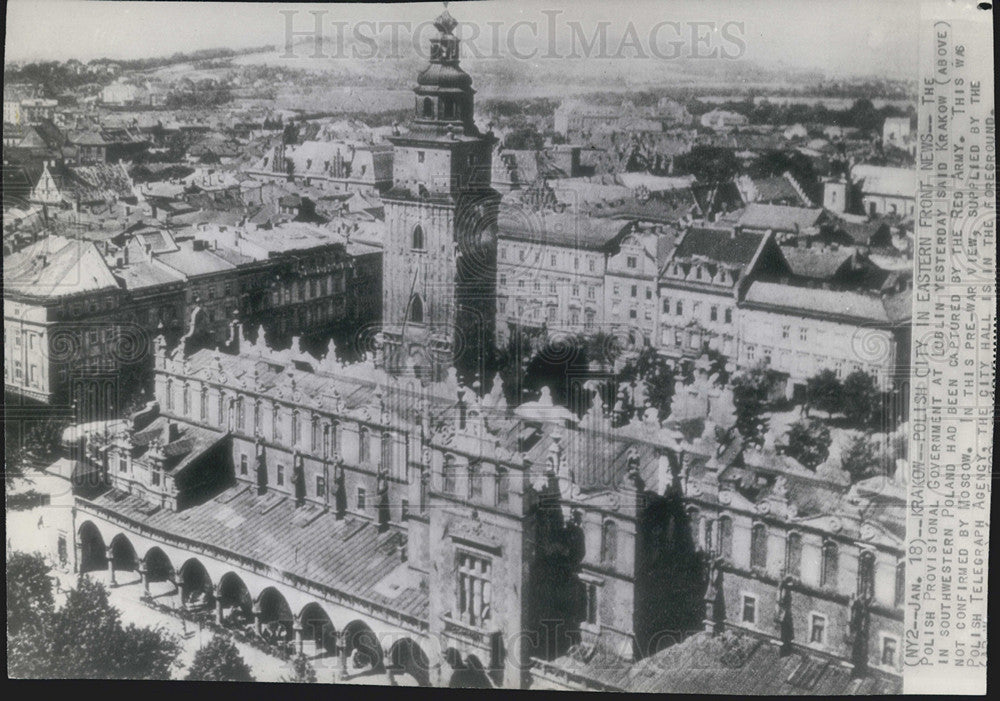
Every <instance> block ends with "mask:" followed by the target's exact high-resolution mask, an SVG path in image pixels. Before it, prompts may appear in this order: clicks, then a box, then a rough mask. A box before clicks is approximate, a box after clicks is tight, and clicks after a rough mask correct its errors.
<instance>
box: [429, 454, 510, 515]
mask: <svg viewBox="0 0 1000 701" xmlns="http://www.w3.org/2000/svg"><path fill="white" fill-rule="evenodd" d="M441 472H442V481H441V491H442V492H444V493H445V494H449V495H451V496H461V497H463V498H465V499H468V500H469V501H480V500H482V498H483V477H484V474H483V465H482V463H476V462H473V463H469V464H468V465H466V466H462V467H459V466H458V465H456V464H455V459H454V457H452V456H451V455H446V456H445V459H444V466H443V467H442V471H441ZM463 473H464V477H465V480H464V481H465V484H464V485H462V486H463V489H461V490H460V489H459V486H460V485H459V482H460V481H461V477H462V476H463ZM491 477H492V479H493V504H494V506H498V507H500V506H505V505H507V503H508V502H509V501H510V478H509V475H508V473H507V470H506V468H504V467H501V466H499V465H497V466H496V469H495V470H494V472H493V473H492V475H491ZM421 501H422V500H421Z"/></svg>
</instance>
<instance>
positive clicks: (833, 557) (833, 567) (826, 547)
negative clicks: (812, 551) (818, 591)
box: [820, 540, 839, 587]
mask: <svg viewBox="0 0 1000 701" xmlns="http://www.w3.org/2000/svg"><path fill="white" fill-rule="evenodd" d="M838 566H839V553H838V551H837V544H836V543H834V542H833V541H832V540H828V541H826V542H825V543H823V571H822V572H821V579H820V585H822V586H824V587H835V586H837V570H838Z"/></svg>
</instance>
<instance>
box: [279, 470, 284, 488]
mask: <svg viewBox="0 0 1000 701" xmlns="http://www.w3.org/2000/svg"><path fill="white" fill-rule="evenodd" d="M284 483H285V466H284V465H278V486H279V487H280V486H281V485H283V484H284Z"/></svg>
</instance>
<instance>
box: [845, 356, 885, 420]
mask: <svg viewBox="0 0 1000 701" xmlns="http://www.w3.org/2000/svg"><path fill="white" fill-rule="evenodd" d="M841 405H842V408H843V410H844V415H845V416H847V417H848V418H849V419H850V420H851V421H852V422H853V423H854V424H855V425H856V426H859V427H862V428H868V427H870V424H871V423H872V422H874V421H877V420H878V419H879V412H880V410H881V408H882V393H881V392H879V389H878V387H877V386H876V385H875V378H873V377H872V376H871V375H869V374H868V373H867V372H864V371H863V370H855V371H854V372H852V373H851V374H850V375H848V376H847V377H845V378H844V384H843V387H842V390H841Z"/></svg>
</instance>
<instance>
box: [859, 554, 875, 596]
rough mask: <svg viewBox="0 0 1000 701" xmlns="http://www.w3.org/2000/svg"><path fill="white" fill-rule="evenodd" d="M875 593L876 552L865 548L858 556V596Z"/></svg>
mask: <svg viewBox="0 0 1000 701" xmlns="http://www.w3.org/2000/svg"><path fill="white" fill-rule="evenodd" d="M874 595H875V553H873V552H871V551H870V550H865V551H864V552H862V553H861V557H859V558H858V596H861V597H866V596H874Z"/></svg>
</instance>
